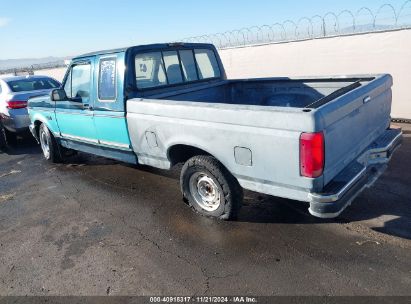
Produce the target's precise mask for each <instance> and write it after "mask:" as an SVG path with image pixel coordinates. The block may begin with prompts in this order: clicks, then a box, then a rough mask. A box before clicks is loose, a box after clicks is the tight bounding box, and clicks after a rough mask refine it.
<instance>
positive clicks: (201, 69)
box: [135, 49, 221, 89]
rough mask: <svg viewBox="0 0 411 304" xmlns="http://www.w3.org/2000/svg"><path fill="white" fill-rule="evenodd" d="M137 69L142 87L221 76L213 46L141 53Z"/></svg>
mask: <svg viewBox="0 0 411 304" xmlns="http://www.w3.org/2000/svg"><path fill="white" fill-rule="evenodd" d="M135 73H136V83H137V88H138V89H149V88H155V87H161V86H166V85H175V84H180V83H189V82H193V81H198V80H206V79H213V78H218V77H220V76H221V72H220V68H219V65H218V61H217V58H216V55H215V54H214V51H213V50H211V49H194V50H179V51H163V52H160V51H159V52H147V53H140V54H137V55H136V57H135Z"/></svg>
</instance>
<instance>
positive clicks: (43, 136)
mask: <svg viewBox="0 0 411 304" xmlns="http://www.w3.org/2000/svg"><path fill="white" fill-rule="evenodd" d="M40 145H41V149H42V150H43V154H44V157H45V158H46V159H49V157H50V146H49V142H48V138H47V134H46V132H45V131H44V130H41V131H40Z"/></svg>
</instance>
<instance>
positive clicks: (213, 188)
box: [189, 173, 221, 211]
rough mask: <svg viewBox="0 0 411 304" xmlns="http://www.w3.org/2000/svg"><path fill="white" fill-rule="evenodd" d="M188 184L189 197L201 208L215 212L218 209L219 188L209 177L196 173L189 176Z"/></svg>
mask: <svg viewBox="0 0 411 304" xmlns="http://www.w3.org/2000/svg"><path fill="white" fill-rule="evenodd" d="M189 183H190V192H191V195H192V196H193V198H194V199H195V201H196V202H197V204H198V205H199V206H200V207H201V208H203V209H204V210H206V211H215V210H217V209H218V207H220V203H221V192H220V188H219V187H218V186H217V184H216V183H215V182H214V180H213V179H212V178H211V177H209V176H207V175H206V174H204V173H196V174H193V175H192V176H191V178H190V182H189Z"/></svg>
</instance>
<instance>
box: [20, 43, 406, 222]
mask: <svg viewBox="0 0 411 304" xmlns="http://www.w3.org/2000/svg"><path fill="white" fill-rule="evenodd" d="M392 84H393V80H392V77H391V76H390V75H359V76H350V77H347V76H343V77H323V78H304V79H290V78H264V79H236V80H231V79H227V77H226V74H225V71H224V67H223V65H222V62H221V60H220V58H219V55H218V52H217V50H216V49H215V47H214V46H213V45H210V44H184V43H171V44H154V45H144V46H134V47H128V48H123V49H115V50H110V51H101V52H95V53H90V54H86V55H83V56H79V57H76V58H74V59H73V60H72V62H71V65H70V66H69V68H68V70H67V73H66V75H65V78H64V81H63V84H62V86H61V88H59V89H55V90H53V91H52V92H51V94H49V95H44V96H38V97H35V98H31V99H30V100H29V104H28V107H29V115H30V119H31V126H30V129H31V132H32V134H33V135H34V137H35V138H36V139H37V140H38V142H39V143H40V145H41V148H42V151H43V154H44V157H45V158H46V159H47V160H49V161H51V162H60V161H62V160H63V159H64V158H65V157H67V155H69V154H70V153H71V151H73V150H77V151H82V152H85V153H91V154H95V155H99V156H103V157H107V158H112V159H116V160H120V161H123V162H127V163H132V164H140V165H147V166H152V167H156V168H161V169H170V168H172V167H173V166H174V165H176V164H181V163H183V164H184V165H183V167H182V170H181V178H180V184H181V191H182V195H183V198H184V200H185V202H186V203H188V205H189V206H191V207H192V208H193V209H194V210H195V211H197V212H198V213H200V214H202V215H206V216H210V217H216V218H219V219H225V220H227V219H232V218H235V216H236V215H237V214H238V211H239V209H240V207H241V204H242V199H243V189H248V190H252V191H256V192H260V193H264V194H268V195H272V196H277V197H283V198H288V199H292V200H295V201H301V202H308V203H309V212H310V213H311V214H312V215H313V216H316V217H320V218H334V217H337V216H338V215H339V214H340V213H341V212H342V211H343V210H344V209H345V208H346V207H347V206H348V205H350V204H351V202H352V201H353V200H354V198H355V197H356V196H357V195H358V194H359V193H360V192H361V191H362V190H363V189H364V188H366V187H369V186H371V185H372V184H373V182H375V180H376V179H377V178H378V177H379V176H380V175H381V174H382V172H383V171H384V169H385V168H386V167H387V163H388V162H389V160H390V158H391V155H392V153H393V152H394V150H395V149H396V148H397V147H398V146H399V145H400V142H401V139H402V132H401V130H400V129H391V128H390V111H391V100H392V94H391V87H392ZM364 207H366V206H364Z"/></svg>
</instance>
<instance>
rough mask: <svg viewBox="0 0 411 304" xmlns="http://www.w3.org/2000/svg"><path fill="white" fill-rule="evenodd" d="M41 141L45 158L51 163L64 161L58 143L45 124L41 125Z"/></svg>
mask: <svg viewBox="0 0 411 304" xmlns="http://www.w3.org/2000/svg"><path fill="white" fill-rule="evenodd" d="M39 141H40V146H41V150H42V151H43V155H44V158H45V159H47V160H48V161H49V162H51V163H60V162H61V161H62V156H61V153H60V150H59V146H58V143H57V141H56V139H55V138H54V136H53V134H51V133H50V130H49V129H48V128H47V126H46V125H45V124H41V125H40V129H39Z"/></svg>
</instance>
